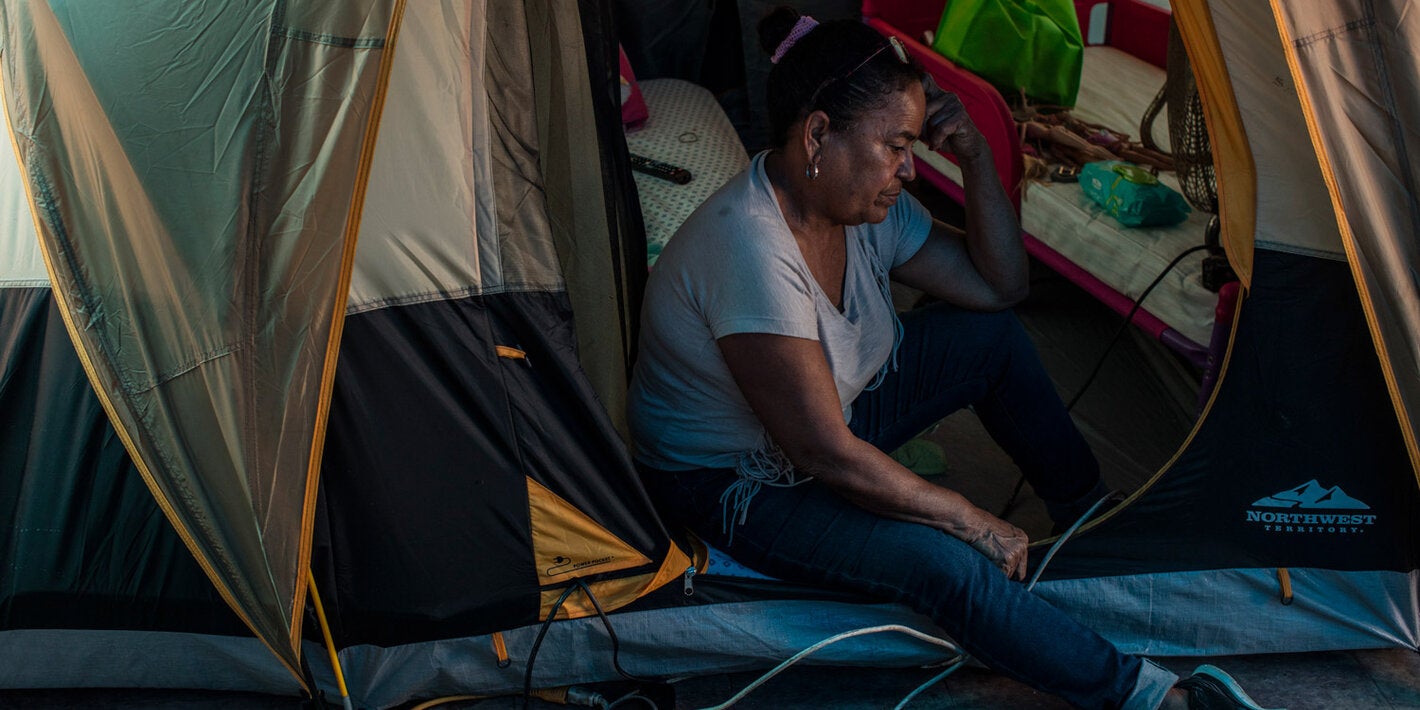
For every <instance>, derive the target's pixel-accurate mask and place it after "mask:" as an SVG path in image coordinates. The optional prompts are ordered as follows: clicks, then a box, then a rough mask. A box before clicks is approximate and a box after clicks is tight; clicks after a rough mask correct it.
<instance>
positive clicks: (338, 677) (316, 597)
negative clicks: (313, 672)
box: [306, 570, 354, 710]
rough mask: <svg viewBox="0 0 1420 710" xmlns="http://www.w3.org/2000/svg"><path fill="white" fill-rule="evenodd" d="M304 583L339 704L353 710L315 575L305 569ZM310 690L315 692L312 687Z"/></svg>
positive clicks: (347, 709) (343, 671) (346, 709)
mask: <svg viewBox="0 0 1420 710" xmlns="http://www.w3.org/2000/svg"><path fill="white" fill-rule="evenodd" d="M306 584H307V585H309V586H310V588H311V605H312V606H314V607H315V608H316V619H317V620H318V621H320V632H321V635H322V636H324V637H325V650H326V652H327V653H329V654H330V667H331V668H333V669H334V670H335V686H336V687H337V688H339V689H340V704H341V705H344V706H345V710H354V708H353V707H352V706H351V704H350V689H349V688H347V687H346V686H345V670H344V669H343V668H341V667H340V654H338V653H336V652H335V639H334V638H333V637H332V636H331V635H330V622H328V621H326V618H325V605H323V604H321V603H320V592H319V591H317V590H316V575H315V573H313V572H311V571H310V570H306ZM311 692H315V689H314V688H312V689H311Z"/></svg>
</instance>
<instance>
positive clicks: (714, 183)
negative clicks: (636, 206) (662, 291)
mask: <svg viewBox="0 0 1420 710" xmlns="http://www.w3.org/2000/svg"><path fill="white" fill-rule="evenodd" d="M640 85H641V95H642V96H643V97H644V98H645V100H646V110H647V112H648V113H649V114H650V117H649V118H648V119H647V120H646V123H645V126H644V127H643V128H642V129H641V130H639V131H635V132H633V133H628V134H626V146H627V148H628V149H630V151H631V152H632V153H635V154H637V155H642V156H645V157H647V158H651V159H652V160H659V161H661V162H663V163H670V164H671V165H675V166H677V167H681V168H685V169H687V170H689V171H690V174H691V175H692V179H691V181H690V182H689V183H686V184H685V185H677V184H675V183H673V182H670V181H668V180H662V179H660V178H657V177H653V176H650V175H645V174H642V173H635V176H636V190H637V192H638V193H639V195H640V200H641V217H642V219H643V220H644V221H645V223H646V247H647V249H646V251H647V263H648V264H655V263H656V258H657V257H659V256H660V254H661V249H662V247H664V246H665V245H666V241H667V240H668V239H670V238H671V235H672V234H675V231H676V230H677V229H679V228H680V225H681V222H684V221H685V218H686V217H689V216H690V213H691V212H694V211H695V208H697V207H699V206H700V203H702V202H704V201H705V198H707V197H709V196H710V195H711V194H712V193H714V192H715V191H716V190H718V189H720V186H721V185H724V184H725V182H726V181H728V180H729V179H730V178H731V177H734V176H735V175H736V174H738V173H739V172H740V171H741V170H744V169H745V166H747V165H749V156H747V155H746V154H745V149H744V146H743V145H742V144H741V143H740V138H739V135H738V134H736V133H735V127H734V126H733V125H731V124H730V119H729V118H728V117H726V116H725V112H724V110H723V109H721V108H720V104H719V103H718V102H716V101H715V97H714V95H712V94H711V93H710V92H709V91H707V90H706V89H705V88H704V87H701V86H699V85H696V84H692V83H690V82H688V81H681V80H679V79H650V80H647V81H643V82H640Z"/></svg>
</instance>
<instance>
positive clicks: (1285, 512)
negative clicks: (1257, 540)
mask: <svg viewBox="0 0 1420 710" xmlns="http://www.w3.org/2000/svg"><path fill="white" fill-rule="evenodd" d="M1370 509H1371V506H1369V505H1366V504H1365V503H1363V502H1361V501H1359V500H1357V499H1355V498H1352V497H1351V496H1349V495H1347V494H1346V491H1343V490H1341V486H1331V487H1329V488H1328V487H1326V486H1323V485H1321V484H1320V483H1318V482H1317V480H1316V479H1312V480H1310V481H1307V482H1306V483H1303V484H1302V485H1300V486H1297V487H1296V488H1289V489H1287V490H1285V491H1282V492H1280V493H1273V494H1272V495H1270V496H1264V497H1262V498H1259V499H1257V500H1255V501H1253V503H1252V505H1251V506H1249V508H1248V510H1247V511H1245V513H1244V522H1246V523H1250V524H1252V525H1256V526H1258V527H1261V528H1262V530H1263V532H1267V533H1284V534H1297V533H1311V534H1316V533H1323V534H1328V535H1355V534H1359V533H1364V532H1366V530H1367V529H1368V528H1370V526H1372V525H1375V524H1376V518H1377V517H1379V516H1377V515H1375V514H1372V513H1360V512H1355V511H1363V510H1370ZM1293 511H1296V512H1293ZM1334 511H1343V512H1334Z"/></svg>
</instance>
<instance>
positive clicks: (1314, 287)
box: [1046, 249, 1420, 613]
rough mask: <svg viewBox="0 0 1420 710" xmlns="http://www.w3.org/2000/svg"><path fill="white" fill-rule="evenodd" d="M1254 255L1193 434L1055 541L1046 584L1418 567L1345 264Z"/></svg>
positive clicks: (1388, 419) (1406, 487) (1383, 405)
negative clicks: (1120, 499) (1146, 478)
mask: <svg viewBox="0 0 1420 710" xmlns="http://www.w3.org/2000/svg"><path fill="white" fill-rule="evenodd" d="M1256 259H1257V261H1256V272H1255V275H1254V278H1253V286H1252V289H1251V293H1250V294H1249V296H1248V298H1247V299H1246V300H1245V301H1243V303H1242V307H1241V309H1240V311H1239V313H1238V315H1237V318H1238V322H1237V325H1236V333H1235V335H1234V337H1233V341H1232V344H1231V347H1230V352H1229V353H1228V357H1227V362H1226V364H1225V365H1224V371H1223V373H1222V376H1221V378H1220V380H1219V383H1218V385H1217V388H1218V389H1217V391H1216V393H1215V394H1214V398H1213V401H1212V402H1211V404H1210V406H1209V408H1208V409H1207V411H1205V412H1204V414H1203V415H1202V417H1201V418H1200V420H1199V422H1198V424H1197V426H1196V429H1195V431H1194V432H1193V434H1192V436H1191V437H1190V439H1189V441H1188V442H1187V443H1186V444H1185V445H1184V447H1183V449H1182V451H1181V452H1180V453H1179V454H1178V456H1177V458H1176V460H1175V461H1173V462H1172V464H1171V465H1170V466H1168V467H1166V468H1165V469H1164V470H1163V471H1161V472H1160V473H1159V474H1156V476H1155V477H1154V479H1153V480H1152V481H1151V482H1150V483H1149V484H1146V486H1145V488H1143V489H1142V490H1141V491H1140V492H1138V493H1137V494H1136V499H1135V500H1132V501H1131V502H1130V504H1129V505H1127V506H1126V507H1124V508H1123V509H1122V510H1120V511H1118V512H1116V513H1115V514H1113V515H1110V516H1108V517H1104V518H1102V519H1101V521H1100V523H1099V524H1098V525H1095V526H1093V527H1091V528H1089V529H1086V531H1085V532H1084V534H1082V535H1080V536H1078V537H1077V538H1075V539H1072V540H1071V541H1070V544H1069V545H1067V546H1066V547H1064V548H1062V549H1061V551H1060V553H1059V555H1057V557H1056V558H1055V560H1054V561H1053V562H1052V563H1051V566H1050V568H1049V569H1048V570H1047V571H1046V576H1047V578H1050V579H1072V578H1080V577H1110V576H1118V575H1128V574H1147V573H1156V572H1165V571H1186V570H1207V569H1232V568H1251V567H1261V566H1273V567H1277V566H1285V567H1319V568H1327V569H1335V570H1353V571H1359V570H1389V571H1395V572H1409V571H1411V570H1414V569H1417V568H1420V540H1417V536H1416V528H1415V524H1414V521H1415V520H1416V518H1417V516H1420V489H1417V487H1416V485H1415V483H1414V477H1413V476H1410V475H1408V472H1409V461H1408V459H1407V456H1406V451H1405V446H1404V443H1403V441H1402V439H1401V437H1400V431H1399V425H1398V423H1397V422H1396V419H1395V417H1394V414H1393V412H1392V410H1391V409H1390V407H1389V406H1388V405H1389V402H1388V397H1387V393H1386V388H1385V382H1384V380H1383V378H1382V377H1381V372H1380V366H1379V362H1378V360H1377V357H1376V354H1375V350H1374V348H1373V346H1372V344H1371V340H1370V333H1369V331H1368V329H1367V327H1366V322H1365V318H1364V316H1363V314H1362V312H1361V305H1360V300H1359V298H1358V297H1357V295H1356V290H1355V286H1354V283H1353V282H1352V280H1351V274H1350V271H1349V269H1348V267H1347V265H1346V264H1343V263H1338V262H1334V261H1330V260H1327V259H1318V258H1315V257H1306V256H1298V255H1295V254H1289V253H1284V252H1274V251H1268V250H1263V249H1259V250H1258V251H1257V252H1256ZM1411 613H1413V612H1411Z"/></svg>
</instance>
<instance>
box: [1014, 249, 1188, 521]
mask: <svg viewBox="0 0 1420 710" xmlns="http://www.w3.org/2000/svg"><path fill="white" fill-rule="evenodd" d="M1207 248H1208V245H1207V244H1199V245H1197V246H1193V247H1189V248H1187V249H1184V250H1183V252H1182V253H1180V254H1179V255H1178V256H1176V257H1174V258H1173V261H1170V262H1169V263H1168V266H1165V267H1164V270H1163V271H1160V272H1159V275H1158V276H1155V277H1154V280H1153V281H1152V282H1151V283H1150V284H1149V285H1148V287H1147V288H1145V289H1144V292H1143V293H1141V294H1139V297H1138V298H1136V299H1134V305H1133V307H1131V308H1130V309H1129V313H1128V314H1127V315H1125V316H1124V322H1123V323H1120V324H1119V328H1117V329H1116V330H1115V331H1114V335H1113V337H1111V338H1110V339H1109V344H1108V345H1106V346H1105V347H1104V352H1102V353H1100V356H1099V359H1097V360H1095V367H1094V369H1093V370H1091V371H1090V376H1089V377H1086V378H1085V384H1083V385H1080V389H1079V390H1078V391H1076V392H1075V396H1074V397H1071V398H1070V402H1069V403H1068V404H1066V405H1065V411H1066V412H1069V411H1071V410H1073V409H1074V408H1075V404H1076V403H1077V402H1079V401H1080V398H1081V397H1083V396H1085V392H1086V391H1087V390H1089V388H1090V385H1093V384H1094V383H1095V378H1096V377H1097V376H1099V374H1100V370H1101V369H1103V368H1104V362H1105V360H1106V359H1108V358H1109V354H1110V352H1112V351H1113V350H1114V346H1115V345H1117V344H1118V343H1119V339H1120V337H1122V336H1123V335H1124V332H1125V331H1127V330H1128V329H1129V324H1130V322H1132V321H1133V320H1134V314H1135V313H1138V312H1139V307H1140V306H1142V305H1144V299H1145V298H1148V297H1149V294H1150V293H1151V292H1153V290H1154V287H1156V286H1158V285H1159V284H1160V283H1163V280H1164V277H1165V276H1167V275H1168V273H1169V272H1170V271H1173V267H1175V266H1178V263H1179V262H1181V261H1183V258H1184V257H1186V256H1188V255H1189V254H1192V253H1194V252H1196V251H1201V250H1203V249H1207ZM1025 482H1026V477H1025V476H1024V475H1022V476H1021V478H1020V480H1018V481H1016V489H1015V491H1013V492H1012V493H1011V497H1010V498H1009V499H1007V500H1006V504H1005V505H1004V506H1002V507H1001V514H1000V515H998V516H996V517H998V518H1005V517H1006V514H1007V513H1009V512H1011V508H1012V507H1014V506H1015V504H1016V498H1017V497H1018V496H1020V494H1021V488H1022V487H1023V486H1024V485H1025Z"/></svg>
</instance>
